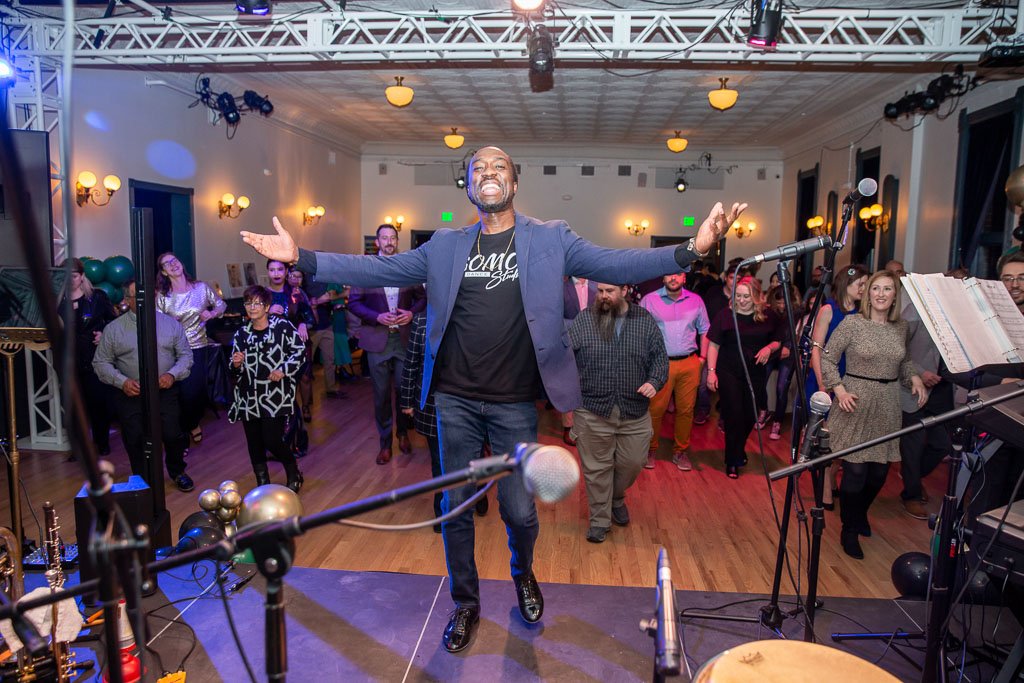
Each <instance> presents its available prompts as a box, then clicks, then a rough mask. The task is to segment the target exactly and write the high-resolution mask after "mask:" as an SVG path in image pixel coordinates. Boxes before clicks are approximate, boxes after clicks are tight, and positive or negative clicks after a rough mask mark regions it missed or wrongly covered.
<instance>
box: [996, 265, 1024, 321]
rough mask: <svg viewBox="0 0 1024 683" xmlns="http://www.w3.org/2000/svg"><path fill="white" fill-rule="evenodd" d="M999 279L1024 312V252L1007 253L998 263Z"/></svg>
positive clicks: (1019, 308)
mask: <svg viewBox="0 0 1024 683" xmlns="http://www.w3.org/2000/svg"><path fill="white" fill-rule="evenodd" d="M998 270H999V279H1000V280H1002V281H1003V284H1004V285H1006V291H1008V292H1009V293H1010V298H1011V299H1013V303H1015V304H1017V309H1018V310H1020V312H1021V313H1024V252H1022V251H1020V250H1017V251H1015V252H1013V253H1011V254H1006V255H1005V256H1003V257H1002V258H1001V259H999V263H998Z"/></svg>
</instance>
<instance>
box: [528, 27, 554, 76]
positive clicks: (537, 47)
mask: <svg viewBox="0 0 1024 683" xmlns="http://www.w3.org/2000/svg"><path fill="white" fill-rule="evenodd" d="M526 48H527V50H528V51H529V53H530V73H534V74H549V73H551V72H553V71H554V70H555V43H554V41H553V40H552V39H551V33H549V32H548V27H547V26H543V25H537V26H534V27H533V31H532V32H531V33H530V38H529V40H527V41H526Z"/></svg>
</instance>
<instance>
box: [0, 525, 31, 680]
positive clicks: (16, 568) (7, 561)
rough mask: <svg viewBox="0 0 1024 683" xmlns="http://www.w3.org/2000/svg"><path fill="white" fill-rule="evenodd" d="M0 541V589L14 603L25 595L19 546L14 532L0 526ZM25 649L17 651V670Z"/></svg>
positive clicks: (21, 666) (19, 669) (21, 663)
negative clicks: (1, 550) (0, 544)
mask: <svg viewBox="0 0 1024 683" xmlns="http://www.w3.org/2000/svg"><path fill="white" fill-rule="evenodd" d="M0 541H2V542H3V545H4V552H3V553H0V590H2V591H3V592H4V595H6V596H7V599H8V600H10V601H11V604H16V603H17V602H18V600H21V598H22V596H24V595H25V580H24V577H23V576H22V573H21V548H19V547H18V539H17V538H16V537H15V535H14V532H13V531H11V530H10V529H8V528H7V527H2V526H0ZM25 659H26V657H25V649H24V648H22V649H21V650H19V651H18V660H17V662H18V671H21V670H22V669H23V668H24V665H25Z"/></svg>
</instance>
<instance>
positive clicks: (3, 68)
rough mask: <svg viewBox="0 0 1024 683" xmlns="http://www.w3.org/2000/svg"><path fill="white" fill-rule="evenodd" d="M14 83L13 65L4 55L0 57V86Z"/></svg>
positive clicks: (4, 86)
mask: <svg viewBox="0 0 1024 683" xmlns="http://www.w3.org/2000/svg"><path fill="white" fill-rule="evenodd" d="M12 85H14V66H13V65H12V64H11V63H10V61H8V60H7V59H6V58H5V57H0V88H6V87H9V86H12Z"/></svg>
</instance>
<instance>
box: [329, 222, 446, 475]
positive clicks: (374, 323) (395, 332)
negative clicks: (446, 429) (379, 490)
mask: <svg viewBox="0 0 1024 683" xmlns="http://www.w3.org/2000/svg"><path fill="white" fill-rule="evenodd" d="M377 253H378V254H380V255H381V256H386V257H391V256H394V255H395V254H397V253H398V230H396V229H395V226H393V225H391V224H389V223H384V224H383V225H380V226H378V227H377ZM426 307H427V300H426V298H425V297H424V296H423V287H421V286H419V285H415V286H412V287H371V288H364V287H353V288H352V291H351V294H349V297H348V310H349V311H351V312H352V314H353V315H355V316H356V317H357V318H359V320H360V322H361V323H362V326H361V327H360V332H359V346H360V348H362V349H363V351H364V352H365V353H366V358H367V361H368V363H369V366H370V379H371V381H372V382H373V416H374V419H375V420H376V422H377V435H378V436H379V437H380V452H379V453H378V454H377V464H378V465H386V464H387V463H388V462H389V461H390V460H391V438H392V429H391V427H392V424H394V426H395V431H396V432H398V448H399V449H401V451H402V452H403V453H411V452H412V445H411V444H410V443H409V434H408V432H409V427H411V426H412V420H411V419H409V416H408V415H406V414H404V413H403V412H402V411H401V410H400V409H399V408H398V391H397V389H398V387H399V386H401V384H402V366H403V363H404V362H405V347H407V346H408V345H409V323H410V322H412V317H413V315H414V314H416V313H419V312H420V311H422V310H423V309H425V308H426Z"/></svg>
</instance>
